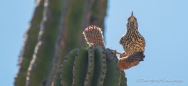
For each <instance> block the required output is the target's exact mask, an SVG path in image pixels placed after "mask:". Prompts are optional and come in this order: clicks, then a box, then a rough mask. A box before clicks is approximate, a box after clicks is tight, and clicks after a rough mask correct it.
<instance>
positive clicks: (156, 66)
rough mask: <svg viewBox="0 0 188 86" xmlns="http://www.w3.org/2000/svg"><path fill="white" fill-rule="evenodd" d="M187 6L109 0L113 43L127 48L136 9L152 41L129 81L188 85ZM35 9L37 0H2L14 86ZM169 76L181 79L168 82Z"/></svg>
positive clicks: (2, 56) (1, 66)
mask: <svg viewBox="0 0 188 86" xmlns="http://www.w3.org/2000/svg"><path fill="white" fill-rule="evenodd" d="M187 5H188V1H186V0H181V1H178V0H173V1H172V0H165V1H164V0H155V1H154V0H153V1H152V0H131V1H126V0H119V1H117V0H109V5H108V11H107V13H108V14H107V17H106V20H105V27H106V32H105V37H106V45H107V47H108V48H112V49H116V50H117V51H119V52H123V48H122V46H121V45H120V44H119V39H120V38H121V36H122V35H123V34H124V33H125V31H126V21H127V18H128V17H129V16H130V14H131V12H132V11H133V12H134V15H135V17H136V18H137V21H138V25H139V27H138V29H139V31H140V33H141V34H142V35H143V36H144V37H145V40H146V49H145V56H146V58H145V60H144V62H141V63H140V64H139V65H138V66H136V67H133V68H131V69H129V70H126V71H125V72H126V76H127V78H128V82H127V83H128V85H132V86H135V85H139V86H146V85H147V86H150V85H152V86H159V85H160V86H169V85H170V86H187V84H188V79H187V73H188V67H187V65H186V63H187V61H188V53H187V51H188V50H187V49H188V35H187V33H188V6H187ZM33 9H34V0H30V1H24V0H20V1H14V0H13V1H12V0H1V1H0V34H1V36H0V40H1V41H0V70H1V71H0V83H1V85H2V86H13V80H14V76H15V74H16V72H17V60H18V56H19V54H20V51H21V48H22V43H23V37H24V33H25V31H26V28H27V26H28V24H29V21H30V19H31V16H32V12H33ZM138 80H140V81H139V82H138ZM151 80H156V81H157V80H159V81H160V82H152V81H151ZM167 80H168V81H172V80H180V81H181V82H167Z"/></svg>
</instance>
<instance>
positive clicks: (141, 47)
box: [119, 12, 146, 58]
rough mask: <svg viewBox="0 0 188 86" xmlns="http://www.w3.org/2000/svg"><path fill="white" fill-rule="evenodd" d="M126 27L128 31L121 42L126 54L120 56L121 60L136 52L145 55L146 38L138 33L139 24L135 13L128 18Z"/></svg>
mask: <svg viewBox="0 0 188 86" xmlns="http://www.w3.org/2000/svg"><path fill="white" fill-rule="evenodd" d="M126 26H127V31H126V33H125V34H124V35H123V36H122V37H121V38H120V41H119V43H120V44H121V45H122V46H123V49H124V52H123V53H121V54H120V58H122V57H128V56H130V55H131V54H133V53H135V52H142V53H144V51H145V46H146V42H145V39H144V37H143V36H142V35H141V34H140V32H139V31H138V22H137V19H136V17H135V16H134V15H133V12H132V13H131V16H130V17H129V18H128V20H127V24H126Z"/></svg>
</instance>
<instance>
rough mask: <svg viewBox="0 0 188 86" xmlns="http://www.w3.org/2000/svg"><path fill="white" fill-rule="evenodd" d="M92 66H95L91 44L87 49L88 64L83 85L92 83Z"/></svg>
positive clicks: (87, 85)
mask: <svg viewBox="0 0 188 86" xmlns="http://www.w3.org/2000/svg"><path fill="white" fill-rule="evenodd" d="M94 66H95V56H94V48H93V46H90V47H89V49H88V66H87V74H86V79H85V82H84V86H91V85H92V81H93V74H94Z"/></svg>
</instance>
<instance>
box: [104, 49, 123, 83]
mask: <svg viewBox="0 0 188 86" xmlns="http://www.w3.org/2000/svg"><path fill="white" fill-rule="evenodd" d="M105 51H106V53H107V60H108V61H107V70H108V71H107V72H106V77H105V80H104V86H119V85H120V82H121V73H120V70H119V69H118V68H117V66H116V65H114V64H117V62H118V59H117V57H116V55H115V54H114V53H113V52H112V51H111V50H110V49H106V50H105Z"/></svg>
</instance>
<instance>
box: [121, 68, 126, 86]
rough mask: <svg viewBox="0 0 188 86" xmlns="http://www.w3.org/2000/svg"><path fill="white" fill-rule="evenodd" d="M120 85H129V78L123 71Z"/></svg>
mask: <svg viewBox="0 0 188 86" xmlns="http://www.w3.org/2000/svg"><path fill="white" fill-rule="evenodd" d="M120 86H127V78H126V77H125V72H124V71H121V84H120Z"/></svg>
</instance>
